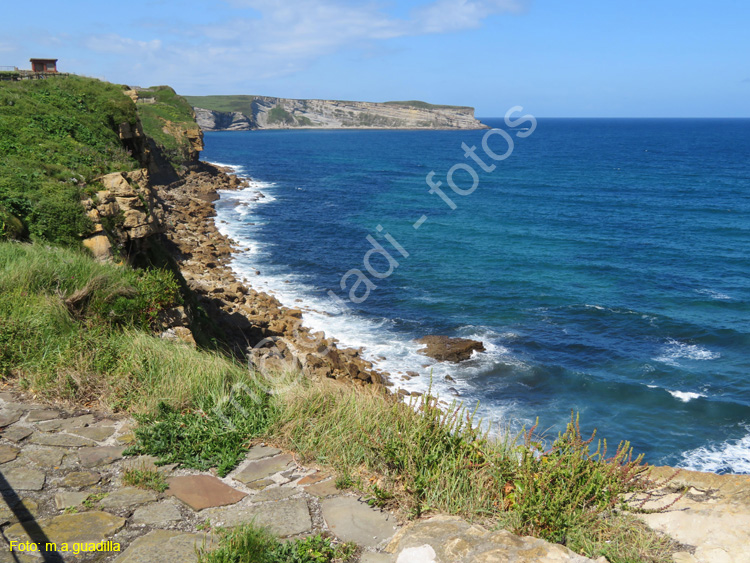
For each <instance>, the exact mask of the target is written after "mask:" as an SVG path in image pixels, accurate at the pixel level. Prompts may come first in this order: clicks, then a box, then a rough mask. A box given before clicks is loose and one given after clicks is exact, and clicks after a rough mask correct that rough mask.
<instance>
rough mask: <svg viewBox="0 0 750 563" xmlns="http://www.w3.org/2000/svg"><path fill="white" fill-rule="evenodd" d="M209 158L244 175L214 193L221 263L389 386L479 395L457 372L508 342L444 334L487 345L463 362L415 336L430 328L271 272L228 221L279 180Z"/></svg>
mask: <svg viewBox="0 0 750 563" xmlns="http://www.w3.org/2000/svg"><path fill="white" fill-rule="evenodd" d="M209 164H211V165H212V166H216V167H218V168H220V169H221V170H222V171H223V172H225V173H227V174H229V175H230V176H232V177H236V178H238V179H239V180H240V182H242V185H241V186H240V187H239V188H238V189H233V190H224V189H220V190H218V195H219V199H218V200H217V201H216V202H215V204H216V205H215V208H216V216H215V217H214V225H215V226H216V228H217V230H218V231H219V233H221V234H222V235H223V236H224V237H225V238H227V239H229V240H234V241H235V242H236V244H235V245H234V246H233V252H232V255H231V256H229V257H228V259H227V263H226V265H227V266H228V267H229V268H230V269H231V270H232V272H233V274H234V275H235V276H237V277H238V278H241V279H244V280H246V283H247V284H248V285H250V286H252V287H253V288H254V289H255V290H257V291H259V292H261V293H265V294H266V295H269V296H272V297H273V299H274V300H275V301H276V302H280V303H281V305H282V306H286V307H287V308H290V309H299V310H301V311H302V313H303V318H302V320H303V324H304V325H305V326H307V327H308V329H309V330H310V331H312V332H313V333H315V334H319V333H324V334H325V335H326V338H327V339H328V340H330V341H333V342H335V343H336V345H337V346H338V347H339V348H348V349H351V350H356V351H358V353H359V356H360V357H361V358H363V359H364V360H365V361H367V362H369V363H370V364H371V365H372V368H373V369H374V370H375V371H377V372H379V373H380V375H381V376H382V377H383V378H384V383H385V384H386V385H388V386H389V387H390V388H391V391H392V392H394V393H398V394H400V395H403V396H410V395H411V396H420V395H422V394H424V393H427V392H430V393H431V394H433V395H438V396H439V400H440V402H441V403H442V404H445V405H448V404H449V403H450V402H451V400H454V399H455V400H458V401H465V402H467V404H468V403H471V404H472V405H473V404H474V402H475V400H477V398H476V397H473V396H472V393H473V389H472V388H471V386H470V384H469V383H468V378H467V377H461V373H462V372H463V374H464V375H466V374H467V373H470V372H474V371H476V370H481V369H485V368H486V367H487V364H488V363H493V362H496V361H498V359H499V358H503V357H504V356H505V354H507V353H508V352H507V350H506V349H505V348H502V347H500V346H497V345H495V344H493V343H492V342H491V340H492V337H491V335H489V334H485V333H483V332H477V331H475V330H469V331H466V332H464V333H461V334H458V335H456V337H450V338H449V339H448V340H457V341H460V340H465V339H470V340H475V341H478V342H477V343H480V342H481V344H482V345H483V346H484V347H485V349H484V350H483V351H481V352H477V353H475V354H474V355H473V356H471V357H470V358H468V359H467V358H466V357H464V358H462V360H463V361H460V362H453V361H441V360H439V359H436V358H433V357H431V356H429V355H426V354H425V353H424V352H425V350H427V348H425V344H423V343H420V342H418V340H419V339H421V338H423V337H425V336H431V334H428V333H427V332H419V333H415V334H412V335H409V334H404V333H402V332H399V331H396V330H395V329H393V327H392V326H391V325H392V321H390V320H389V319H385V318H382V319H375V318H368V317H366V316H364V315H360V314H358V313H353V312H350V311H341V310H340V309H339V308H337V307H336V304H335V302H333V301H332V300H330V299H328V298H325V297H322V296H319V295H316V293H315V288H314V287H311V286H310V285H309V283H307V281H306V279H305V276H304V275H301V274H299V273H298V272H294V271H291V272H290V271H285V272H283V273H281V272H278V271H272V272H271V273H269V272H268V270H267V267H266V266H267V264H266V263H265V262H264V261H263V260H262V258H260V257H259V255H262V254H264V251H263V243H260V242H258V241H257V240H255V239H254V237H253V236H252V235H249V236H248V235H247V234H246V233H244V232H243V233H238V232H237V231H236V230H235V229H233V228H232V227H237V226H238V225H239V224H240V223H238V222H237V221H236V220H233V219H237V218H240V219H241V218H244V217H247V218H250V219H251V221H254V220H255V219H254V217H253V213H254V211H253V210H254V209H255V207H256V206H257V205H264V204H268V203H272V202H275V201H276V197H274V195H273V189H274V188H276V187H277V186H276V184H274V183H268V182H265V181H262V180H257V179H254V178H250V177H249V176H245V175H244V171H243V167H242V166H240V165H232V164H226V163H222V162H209ZM255 224H256V223H254V222H249V223H244V225H243V227H244V228H247V226H251V227H250V228H254V227H252V226H253V225H255ZM261 270H262V272H261ZM508 361H511V360H508ZM457 372H458V376H457ZM454 376H456V377H455V378H454ZM480 410H481V411H482V412H481V415H482V416H484V417H486V420H487V421H490V416H491V414H492V413H491V412H490V411H489V410H488V411H486V412H484V410H485V407H484V406H483V405H482V406H481V408H480ZM493 412H494V413H495V415H497V413H498V412H501V413H502V417H504V416H505V410H502V411H493ZM498 416H499V415H498ZM496 422H498V420H494V419H493V420H492V421H491V422H490V425H491V426H495V425H496V424H495V423H496ZM515 423H518V425H519V428H520V426H522V425H524V424H532V423H533V421H532V420H526V419H518V420H515V419H514V424H515Z"/></svg>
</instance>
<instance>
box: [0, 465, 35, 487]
mask: <svg viewBox="0 0 750 563" xmlns="http://www.w3.org/2000/svg"><path fill="white" fill-rule="evenodd" d="M2 473H3V477H5V480H6V481H7V483H8V485H7V486H5V485H3V486H2V488H4V489H5V490H8V489H13V490H14V491H41V490H42V488H43V487H44V481H45V479H46V477H45V475H44V473H42V472H41V471H37V470H36V469H31V468H29V467H24V466H20V465H17V466H15V467H11V468H8V469H3V472H2Z"/></svg>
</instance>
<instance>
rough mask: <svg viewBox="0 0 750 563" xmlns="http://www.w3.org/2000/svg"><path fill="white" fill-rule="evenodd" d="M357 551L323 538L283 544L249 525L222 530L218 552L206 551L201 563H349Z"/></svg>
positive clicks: (201, 552)
mask: <svg viewBox="0 0 750 563" xmlns="http://www.w3.org/2000/svg"><path fill="white" fill-rule="evenodd" d="M356 553H357V547H356V546H355V545H354V544H352V543H345V544H340V543H335V542H334V541H332V540H331V539H330V538H327V537H323V536H321V535H316V536H311V537H309V538H305V539H296V540H291V541H287V542H280V541H279V540H278V539H276V537H275V536H273V535H272V534H271V533H269V532H268V531H266V530H265V529H263V528H259V527H256V526H254V525H252V524H247V525H244V526H241V527H239V528H235V529H233V530H230V531H226V530H223V531H222V532H221V537H220V539H219V546H218V548H216V549H211V548H210V547H209V548H205V547H204V548H203V549H201V550H200V553H199V559H198V560H199V563H346V562H348V561H354V556H355V554H356Z"/></svg>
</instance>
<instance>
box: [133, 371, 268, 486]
mask: <svg viewBox="0 0 750 563" xmlns="http://www.w3.org/2000/svg"><path fill="white" fill-rule="evenodd" d="M222 399H224V400H220V401H215V400H213V401H212V400H211V399H210V398H209V399H208V400H205V399H200V398H198V397H196V399H195V400H194V404H195V405H196V407H194V408H184V409H176V408H174V407H170V406H169V405H167V404H166V403H160V404H159V405H158V407H157V412H156V413H154V414H146V415H140V416H139V417H138V420H139V422H140V426H139V427H138V428H137V429H136V431H135V435H136V438H137V439H138V442H137V444H136V445H135V446H133V447H131V448H129V449H128V451H127V452H126V454H127V455H137V454H147V455H153V456H156V457H158V458H159V463H160V464H166V463H179V464H181V465H184V466H186V467H192V468H194V469H199V470H204V471H205V470H208V469H211V468H212V467H215V468H217V470H218V473H219V475H220V476H221V477H224V476H225V475H226V474H227V473H229V472H230V471H231V470H232V469H234V468H235V467H236V465H237V464H238V463H239V462H240V461H241V460H242V458H243V456H244V454H245V453H246V451H247V445H248V440H249V439H250V438H252V437H254V436H259V435H262V434H265V433H266V431H267V430H268V427H269V426H270V423H271V422H272V421H273V419H274V416H275V408H274V405H273V404H272V402H271V396H270V395H269V394H268V393H266V392H265V391H264V390H263V389H262V388H261V387H260V386H258V385H257V382H256V381H251V380H249V381H246V382H244V383H243V384H241V385H238V386H236V387H235V388H234V389H233V390H228V395H227V396H226V398H222Z"/></svg>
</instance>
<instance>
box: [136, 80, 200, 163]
mask: <svg viewBox="0 0 750 563" xmlns="http://www.w3.org/2000/svg"><path fill="white" fill-rule="evenodd" d="M138 98H139V100H142V99H144V98H153V99H154V102H153V103H144V102H141V101H139V103H138V116H139V117H140V120H141V123H142V124H143V131H144V133H146V135H148V136H149V137H150V138H152V139H153V140H154V141H155V142H156V143H157V145H158V146H159V148H160V149H161V151H162V153H163V154H164V156H165V157H166V159H167V160H168V161H169V162H170V164H171V165H172V166H173V167H174V168H175V169H179V168H180V167H181V166H182V165H183V164H184V163H185V162H186V161H188V160H189V158H190V142H189V141H188V138H187V132H188V131H193V132H195V133H197V131H198V125H197V124H196V123H195V119H194V118H193V108H192V107H191V105H190V104H189V103H188V102H187V101H186V100H185V98H183V97H182V96H179V95H177V93H176V92H175V91H174V90H173V89H172V88H170V87H169V86H153V87H151V88H148V89H144V90H139V91H138Z"/></svg>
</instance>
